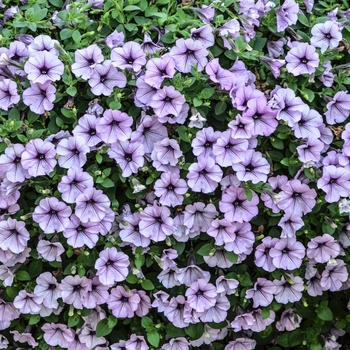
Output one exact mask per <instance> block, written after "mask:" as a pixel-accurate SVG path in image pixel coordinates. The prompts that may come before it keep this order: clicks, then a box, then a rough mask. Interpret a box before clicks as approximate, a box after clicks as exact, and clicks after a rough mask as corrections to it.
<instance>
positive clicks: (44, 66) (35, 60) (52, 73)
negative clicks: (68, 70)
mask: <svg viewBox="0 0 350 350" xmlns="http://www.w3.org/2000/svg"><path fill="white" fill-rule="evenodd" d="M24 71H25V72H26V73H27V77H28V79H29V81H30V82H31V83H40V84H45V83H46V82H51V81H56V80H60V79H61V76H62V74H63V72H64V65H63V63H62V62H61V61H60V60H59V59H58V58H57V57H56V56H55V55H54V54H52V53H51V52H48V51H40V52H37V53H36V54H35V56H32V57H30V58H29V59H28V61H27V62H26V64H25V65H24Z"/></svg>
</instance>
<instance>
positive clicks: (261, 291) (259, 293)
mask: <svg viewBox="0 0 350 350" xmlns="http://www.w3.org/2000/svg"><path fill="white" fill-rule="evenodd" d="M275 291H276V286H275V285H274V283H273V282H272V281H269V280H267V279H266V278H261V277H260V278H258V279H257V281H256V282H255V284H254V288H252V289H248V290H247V291H246V295H245V297H246V298H247V299H253V307H254V308H256V307H258V306H268V305H270V304H271V303H272V300H273V295H274V293H275Z"/></svg>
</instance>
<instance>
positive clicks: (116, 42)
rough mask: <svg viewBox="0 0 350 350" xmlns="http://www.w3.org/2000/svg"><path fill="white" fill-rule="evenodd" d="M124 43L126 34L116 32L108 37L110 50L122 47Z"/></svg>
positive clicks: (107, 42)
mask: <svg viewBox="0 0 350 350" xmlns="http://www.w3.org/2000/svg"><path fill="white" fill-rule="evenodd" d="M123 42H124V33H123V32H118V31H117V30H115V31H114V32H112V33H111V34H109V35H108V36H107V37H106V40H105V43H106V45H107V46H108V47H109V48H110V49H114V48H115V47H118V46H121V45H122V44H123Z"/></svg>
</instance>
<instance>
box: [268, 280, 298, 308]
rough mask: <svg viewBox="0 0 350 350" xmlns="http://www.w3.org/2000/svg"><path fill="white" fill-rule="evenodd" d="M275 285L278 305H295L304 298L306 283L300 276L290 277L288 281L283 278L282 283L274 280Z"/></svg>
mask: <svg viewBox="0 0 350 350" xmlns="http://www.w3.org/2000/svg"><path fill="white" fill-rule="evenodd" d="M273 283H274V284H275V285H276V292H275V299H276V301H277V302H278V303H281V304H288V303H294V302H296V301H299V300H300V299H301V298H302V296H303V294H302V292H303V291H304V282H303V280H302V278H301V277H299V276H296V277H294V276H293V275H288V279H287V280H286V279H285V278H284V277H283V276H282V278H281V281H278V280H274V281H273Z"/></svg>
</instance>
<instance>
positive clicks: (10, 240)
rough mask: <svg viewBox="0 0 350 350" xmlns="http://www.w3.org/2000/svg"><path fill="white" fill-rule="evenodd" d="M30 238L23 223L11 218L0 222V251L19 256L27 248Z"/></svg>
mask: <svg viewBox="0 0 350 350" xmlns="http://www.w3.org/2000/svg"><path fill="white" fill-rule="evenodd" d="M29 238H30V236H29V232H28V231H27V229H26V228H25V223H24V222H23V221H17V220H16V219H11V218H8V219H7V220H3V221H0V249H2V250H4V251H7V250H10V251H11V252H13V253H15V254H19V253H21V252H23V251H24V249H25V248H26V247H27V242H28V240H29Z"/></svg>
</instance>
